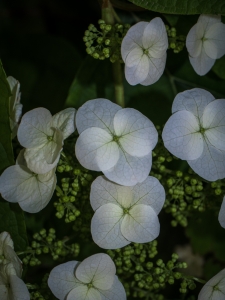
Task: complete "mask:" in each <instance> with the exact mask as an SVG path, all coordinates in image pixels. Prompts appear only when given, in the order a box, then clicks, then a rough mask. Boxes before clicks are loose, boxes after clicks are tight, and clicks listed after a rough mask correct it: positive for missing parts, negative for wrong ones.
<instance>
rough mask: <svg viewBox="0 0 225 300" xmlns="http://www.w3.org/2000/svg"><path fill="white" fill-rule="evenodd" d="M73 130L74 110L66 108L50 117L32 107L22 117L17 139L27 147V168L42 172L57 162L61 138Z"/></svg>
mask: <svg viewBox="0 0 225 300" xmlns="http://www.w3.org/2000/svg"><path fill="white" fill-rule="evenodd" d="M74 131H75V109H74V108H67V109H64V110H62V111H61V112H59V113H57V114H56V115H54V116H53V117H52V115H51V113H50V111H49V110H47V109H46V108H43V107H39V108H35V109H33V110H31V111H29V112H27V113H26V114H24V116H23V117H22V120H21V123H20V126H19V129H18V134H17V136H18V140H19V142H20V144H21V145H22V146H23V147H25V148H27V149H26V150H25V153H24V156H25V159H26V162H27V166H28V168H29V169H30V170H31V171H33V172H34V173H37V174H45V173H47V172H49V171H50V170H52V169H53V168H54V167H55V166H56V165H57V163H58V161H59V158H60V152H61V151H62V147H63V141H64V139H66V138H67V137H68V136H69V135H70V134H72V133H73V132H74Z"/></svg>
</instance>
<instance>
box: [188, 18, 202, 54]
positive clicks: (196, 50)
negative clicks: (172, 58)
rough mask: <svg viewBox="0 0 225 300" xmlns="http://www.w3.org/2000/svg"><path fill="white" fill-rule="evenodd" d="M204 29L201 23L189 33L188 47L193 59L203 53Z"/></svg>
mask: <svg viewBox="0 0 225 300" xmlns="http://www.w3.org/2000/svg"><path fill="white" fill-rule="evenodd" d="M204 33H205V32H204V27H203V25H202V24H201V23H197V24H195V25H194V26H193V27H192V28H191V30H190V31H189V32H188V35H187V38H186V47H187V50H188V52H189V54H190V56H191V57H197V56H199V55H200V53H201V52H202V46H203V41H202V38H203V36H204Z"/></svg>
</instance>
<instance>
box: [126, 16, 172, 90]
mask: <svg viewBox="0 0 225 300" xmlns="http://www.w3.org/2000/svg"><path fill="white" fill-rule="evenodd" d="M167 48H168V38H167V34H166V28H165V25H164V23H163V22H162V20H161V19H160V18H158V17H157V18H154V19H153V20H151V22H149V23H148V22H139V23H137V24H135V25H134V26H132V27H131V28H130V29H129V30H128V32H127V34H126V35H125V37H124V39H123V41H122V45H121V55H122V58H123V61H124V63H125V77H126V79H127V81H128V82H129V84H131V85H136V84H138V83H140V84H142V85H150V84H153V83H155V82H156V81H157V80H158V79H159V78H160V77H161V75H162V74H163V71H164V68H165V64H166V50H167Z"/></svg>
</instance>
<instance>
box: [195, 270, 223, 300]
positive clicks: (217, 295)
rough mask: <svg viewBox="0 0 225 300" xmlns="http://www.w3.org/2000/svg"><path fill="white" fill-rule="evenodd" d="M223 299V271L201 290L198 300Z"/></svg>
mask: <svg viewBox="0 0 225 300" xmlns="http://www.w3.org/2000/svg"><path fill="white" fill-rule="evenodd" d="M224 299H225V269H223V270H222V271H220V272H219V273H217V274H216V275H215V276H214V277H212V278H211V279H210V280H209V281H208V282H207V283H206V284H205V285H204V286H203V288H202V289H201V291H200V293H199V295H198V300H224Z"/></svg>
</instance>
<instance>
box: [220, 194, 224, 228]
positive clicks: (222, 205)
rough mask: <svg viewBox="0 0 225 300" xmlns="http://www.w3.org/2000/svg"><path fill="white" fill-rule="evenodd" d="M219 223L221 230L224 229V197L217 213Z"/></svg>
mask: <svg viewBox="0 0 225 300" xmlns="http://www.w3.org/2000/svg"><path fill="white" fill-rule="evenodd" d="M219 223H220V225H221V226H222V227H223V228H225V196H224V197H223V202H222V204H221V207H220V211H219Z"/></svg>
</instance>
